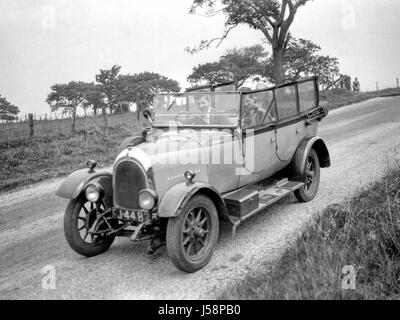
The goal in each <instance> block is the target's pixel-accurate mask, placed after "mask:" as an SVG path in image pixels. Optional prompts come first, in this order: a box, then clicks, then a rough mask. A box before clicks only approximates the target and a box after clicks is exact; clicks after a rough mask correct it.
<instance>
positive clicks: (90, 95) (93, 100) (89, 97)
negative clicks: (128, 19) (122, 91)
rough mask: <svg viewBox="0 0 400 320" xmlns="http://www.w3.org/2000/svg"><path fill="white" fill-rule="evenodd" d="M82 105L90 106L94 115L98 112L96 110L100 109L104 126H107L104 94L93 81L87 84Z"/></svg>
mask: <svg viewBox="0 0 400 320" xmlns="http://www.w3.org/2000/svg"><path fill="white" fill-rule="evenodd" d="M83 107H86V108H92V109H93V112H94V114H96V115H97V114H98V111H99V110H101V113H102V117H103V123H104V126H105V127H106V128H107V127H108V120H107V111H106V108H107V104H106V96H105V94H104V92H103V91H102V88H101V86H100V85H98V84H94V83H90V84H88V86H87V89H86V91H85V101H84V102H83Z"/></svg>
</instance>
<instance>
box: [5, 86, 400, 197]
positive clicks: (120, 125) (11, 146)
mask: <svg viewBox="0 0 400 320" xmlns="http://www.w3.org/2000/svg"><path fill="white" fill-rule="evenodd" d="M393 94H399V90H398V89H388V90H384V91H379V92H367V93H355V92H348V91H345V90H331V91H328V92H322V93H321V100H322V101H327V102H328V105H329V108H331V109H335V108H338V107H341V106H345V105H349V104H352V103H356V102H360V101H364V100H367V99H371V98H375V97H378V96H382V95H393ZM142 121H143V119H141V121H140V122H142ZM108 122H109V128H108V129H107V130H105V129H104V128H103V127H102V118H101V116H95V117H88V118H78V119H77V124H76V133H75V134H71V123H72V120H71V119H63V120H53V121H45V120H42V121H34V130H35V134H34V137H33V138H32V139H31V138H30V137H29V126H28V123H27V122H22V123H7V124H0V163H1V167H0V192H2V191H8V190H11V189H14V188H16V187H19V186H24V185H28V184H32V183H35V182H39V181H41V180H45V179H50V178H56V177H59V176H64V175H67V174H69V173H70V172H71V171H73V170H75V169H79V168H82V167H83V166H85V163H86V161H87V160H88V159H94V160H98V161H99V166H109V165H111V164H112V162H113V159H114V158H115V156H116V154H115V153H116V150H117V148H118V146H119V144H120V143H121V142H122V141H123V140H124V139H125V138H127V137H129V136H132V135H136V134H138V133H139V132H140V131H141V125H140V124H139V122H138V121H137V115H136V114H135V113H128V114H120V115H111V116H109V118H108Z"/></svg>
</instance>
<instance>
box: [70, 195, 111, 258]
mask: <svg viewBox="0 0 400 320" xmlns="http://www.w3.org/2000/svg"><path fill="white" fill-rule="evenodd" d="M105 210H106V207H105V205H104V204H103V203H92V202H89V201H88V200H86V198H85V197H80V198H78V199H74V200H71V201H70V202H69V204H68V207H67V209H66V211H65V215H64V233H65V237H66V239H67V242H68V244H69V245H70V247H71V248H72V249H73V250H74V251H75V252H77V253H79V254H80V255H82V256H85V257H93V256H97V255H99V254H101V253H103V252H105V251H107V250H108V249H109V248H110V246H111V244H112V243H113V241H114V238H115V237H105V236H101V235H93V234H92V231H93V230H91V229H92V227H93V225H94V223H95V221H96V219H97V217H98V215H100V214H101V213H103V212H105ZM96 228H97V230H96V231H99V230H101V229H102V225H100V224H99V225H98V226H97V227H96ZM103 228H104V230H105V229H107V226H105V225H104V226H103Z"/></svg>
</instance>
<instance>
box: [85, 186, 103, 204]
mask: <svg viewBox="0 0 400 320" xmlns="http://www.w3.org/2000/svg"><path fill="white" fill-rule="evenodd" d="M100 195H101V190H100V188H99V187H98V186H96V185H94V184H90V185H88V186H87V187H86V190H85V196H86V199H87V200H88V201H90V202H97V201H99V199H100Z"/></svg>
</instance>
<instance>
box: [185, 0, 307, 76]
mask: <svg viewBox="0 0 400 320" xmlns="http://www.w3.org/2000/svg"><path fill="white" fill-rule="evenodd" d="M308 1H310V0H219V1H218V0H193V4H192V7H191V10H190V12H191V13H195V12H196V10H197V9H198V8H203V9H206V10H207V12H208V13H209V15H210V16H213V15H215V14H216V13H218V12H219V11H222V12H223V13H224V14H225V17H226V21H225V31H224V33H223V35H222V37H220V38H214V39H211V40H204V41H202V42H201V43H200V45H199V46H198V47H197V48H195V49H194V50H192V52H195V51H198V50H201V49H203V48H206V47H209V46H210V45H211V44H212V43H214V42H216V41H217V42H218V44H220V43H221V42H222V41H223V40H224V39H225V38H227V36H228V35H229V33H230V32H231V30H233V29H234V28H236V27H237V26H239V25H241V24H244V25H247V26H249V27H250V28H253V29H255V30H259V31H260V32H262V34H263V35H264V37H265V39H266V41H267V42H268V43H269V44H270V45H271V49H272V62H273V63H272V68H273V69H272V75H273V80H274V82H275V83H281V82H283V81H284V78H285V75H284V67H283V64H284V60H283V59H284V51H285V48H286V47H287V45H288V41H289V40H290V37H289V30H290V27H291V25H292V24H293V21H294V19H295V16H296V14H297V12H298V9H299V8H300V7H301V6H303V5H305V4H306V3H307V2H308ZM218 3H220V4H221V5H222V7H221V8H219V7H218Z"/></svg>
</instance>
